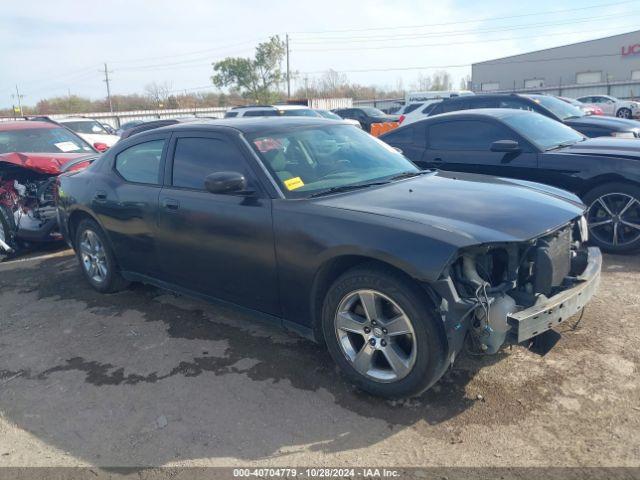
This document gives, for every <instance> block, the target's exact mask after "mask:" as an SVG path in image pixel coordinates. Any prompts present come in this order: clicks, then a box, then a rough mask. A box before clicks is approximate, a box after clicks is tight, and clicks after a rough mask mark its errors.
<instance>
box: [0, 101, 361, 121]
mask: <svg viewBox="0 0 640 480" xmlns="http://www.w3.org/2000/svg"><path fill="white" fill-rule="evenodd" d="M291 103H296V104H302V103H304V104H306V105H308V106H309V107H310V108H318V109H326V110H331V109H332V108H345V107H350V106H351V105H352V104H353V101H352V99H351V98H309V99H303V100H299V101H292V102H291ZM230 108H231V107H205V108H175V109H163V110H130V111H126V112H113V113H111V112H88V113H71V114H70V113H60V114H52V115H46V116H47V117H49V118H51V119H53V120H56V119H58V118H65V117H70V116H81V117H88V118H95V119H97V120H99V121H100V122H102V123H107V124H109V125H111V126H112V127H114V128H119V127H120V126H121V125H122V124H123V123H126V122H130V121H132V120H144V121H148V120H158V119H165V118H183V117H202V118H222V117H224V114H225V112H226V111H227V110H229V109H230ZM32 116H39V115H38V114H35V115H32ZM9 120H15V118H13V117H0V121H9Z"/></svg>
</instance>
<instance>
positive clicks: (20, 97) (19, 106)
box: [11, 84, 22, 116]
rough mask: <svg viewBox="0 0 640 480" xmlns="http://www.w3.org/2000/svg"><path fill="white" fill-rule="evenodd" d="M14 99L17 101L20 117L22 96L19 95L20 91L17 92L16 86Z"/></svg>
mask: <svg viewBox="0 0 640 480" xmlns="http://www.w3.org/2000/svg"><path fill="white" fill-rule="evenodd" d="M11 96H13V95H11ZM16 99H17V100H18V110H20V116H22V95H20V90H18V85H17V84H16Z"/></svg>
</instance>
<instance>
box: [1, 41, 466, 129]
mask: <svg viewBox="0 0 640 480" xmlns="http://www.w3.org/2000/svg"><path fill="white" fill-rule="evenodd" d="M285 55H286V47H285V44H284V42H283V41H282V40H281V38H280V37H279V36H277V35H276V36H274V37H272V38H271V39H270V40H269V41H267V42H263V43H260V44H259V45H258V46H257V47H256V51H255V55H254V57H253V58H243V57H227V58H225V59H223V60H221V61H219V62H215V63H213V64H212V66H213V76H212V77H211V82H212V87H215V88H217V89H218V91H217V92H188V91H184V92H179V91H176V90H174V89H173V88H172V85H171V84H170V83H169V82H162V83H158V82H153V83H151V84H149V85H147V86H146V87H145V89H144V93H142V94H139V93H134V94H129V95H112V97H111V100H112V104H113V108H114V110H116V111H127V110H154V109H174V108H200V107H227V106H231V105H248V104H252V103H253V104H255V103H274V102H278V101H284V100H286V99H287V94H286V91H287V85H286V80H287V79H286V71H285V70H284V69H283V67H282V65H283V61H284V60H285ZM290 76H291V81H292V82H293V83H294V84H295V85H296V89H295V90H294V91H293V92H292V97H293V98H295V99H304V98H353V99H354V100H370V99H382V98H403V97H404V92H405V90H406V89H405V87H404V85H403V83H402V79H399V80H398V81H397V82H396V85H395V86H393V87H376V86H371V85H361V84H358V83H354V82H351V81H350V80H349V78H348V77H347V76H346V75H345V74H344V73H341V72H337V71H335V70H331V69H329V70H327V71H326V72H325V73H323V74H322V75H320V76H319V77H309V76H308V75H302V74H300V73H298V72H290ZM468 80H469V79H468V78H467V79H462V80H461V82H460V88H461V89H465V88H466V84H467V82H468ZM452 87H453V80H452V77H451V75H450V74H449V73H448V72H446V71H438V72H435V73H434V74H432V75H423V74H421V73H420V74H418V78H417V80H416V82H415V83H413V84H411V85H410V86H409V89H410V90H417V91H424V90H451V89H452ZM108 111H109V102H108V101H107V99H106V98H103V99H99V100H92V99H90V98H87V97H82V96H79V95H67V96H57V97H51V98H46V99H42V100H40V101H39V102H38V103H37V104H36V105H34V106H25V107H23V114H24V115H32V114H39V115H52V114H72V113H82V112H108ZM12 115H14V112H13V111H12V110H11V109H4V110H2V109H0V116H12Z"/></svg>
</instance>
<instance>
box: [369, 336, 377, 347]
mask: <svg viewBox="0 0 640 480" xmlns="http://www.w3.org/2000/svg"><path fill="white" fill-rule="evenodd" d="M369 345H371V346H372V347H375V346H376V339H375V338H370V339H369Z"/></svg>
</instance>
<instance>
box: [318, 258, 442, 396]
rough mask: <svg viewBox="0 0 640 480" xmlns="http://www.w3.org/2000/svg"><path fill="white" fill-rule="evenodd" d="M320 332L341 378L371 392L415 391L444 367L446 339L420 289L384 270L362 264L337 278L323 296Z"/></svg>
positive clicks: (410, 393) (403, 393)
mask: <svg viewBox="0 0 640 480" xmlns="http://www.w3.org/2000/svg"><path fill="white" fill-rule="evenodd" d="M322 330H323V334H324V339H325V341H326V344H327V348H328V349H329V353H330V354H331V356H332V358H333V359H334V361H335V362H336V363H337V364H338V366H339V367H340V368H341V370H342V371H343V373H344V374H345V376H346V377H347V378H348V379H349V380H350V381H351V382H353V383H354V384H355V385H356V386H358V387H359V388H361V389H362V390H365V391H367V392H369V393H371V394H373V395H377V396H381V397H387V398H402V397H410V396H414V395H418V394H420V393H422V392H423V391H425V390H426V389H427V388H429V387H430V386H431V385H432V384H433V383H435V382H436V381H437V380H438V379H439V377H440V375H441V374H442V372H443V370H444V368H442V367H443V364H444V358H445V350H446V344H445V343H446V340H443V336H442V335H441V333H440V332H439V330H438V327H437V325H436V323H435V314H434V309H433V307H432V306H431V305H430V304H429V302H428V301H427V299H426V293H425V292H424V291H423V290H422V289H421V288H419V287H418V286H417V285H416V284H415V283H414V282H413V281H412V280H410V279H409V278H407V277H405V276H404V275H403V274H401V273H399V272H397V271H395V270H393V269H390V268H386V267H383V266H378V265H375V264H368V265H364V266H361V267H356V268H354V269H352V270H349V271H347V272H346V273H344V274H343V275H342V276H340V277H339V278H338V279H337V280H336V281H335V282H334V284H333V285H332V286H331V288H330V289H329V291H328V293H327V296H326V298H325V301H324V306H323V312H322Z"/></svg>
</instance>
